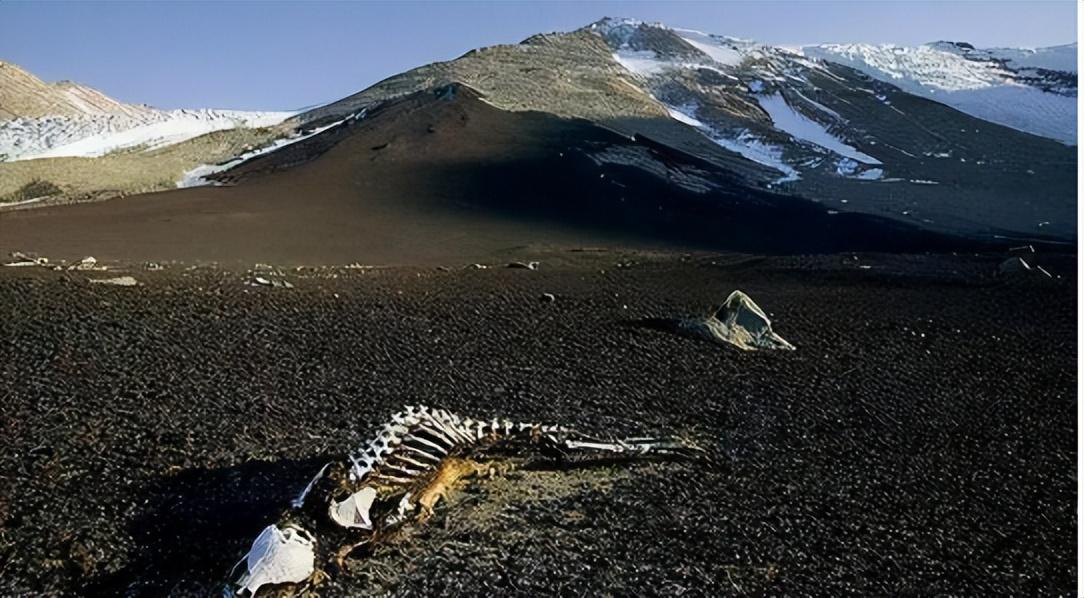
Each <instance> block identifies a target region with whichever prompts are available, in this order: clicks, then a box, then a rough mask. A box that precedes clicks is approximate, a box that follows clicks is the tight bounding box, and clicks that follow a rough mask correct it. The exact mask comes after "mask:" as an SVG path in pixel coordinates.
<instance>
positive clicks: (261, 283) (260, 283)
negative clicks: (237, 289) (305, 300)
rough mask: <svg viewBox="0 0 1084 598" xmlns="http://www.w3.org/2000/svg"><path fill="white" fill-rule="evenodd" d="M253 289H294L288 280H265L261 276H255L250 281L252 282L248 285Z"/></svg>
mask: <svg viewBox="0 0 1084 598" xmlns="http://www.w3.org/2000/svg"><path fill="white" fill-rule="evenodd" d="M248 284H249V286H253V287H274V288H282V289H292V288H294V285H293V283H291V282H290V281H288V280H280V279H278V278H265V277H263V276H256V277H254V278H253V279H252V282H250V283H248Z"/></svg>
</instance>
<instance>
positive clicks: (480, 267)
mask: <svg viewBox="0 0 1084 598" xmlns="http://www.w3.org/2000/svg"><path fill="white" fill-rule="evenodd" d="M468 267H469V268H471V269H472V270H485V269H487V268H489V266H487V265H485V264H471V265H470V266H468Z"/></svg>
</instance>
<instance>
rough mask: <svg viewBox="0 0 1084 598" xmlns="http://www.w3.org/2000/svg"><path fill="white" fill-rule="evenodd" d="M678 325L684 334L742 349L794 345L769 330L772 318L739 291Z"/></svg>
mask: <svg viewBox="0 0 1084 598" xmlns="http://www.w3.org/2000/svg"><path fill="white" fill-rule="evenodd" d="M678 327H679V330H681V331H683V332H684V333H685V334H688V335H691V336H698V337H700V338H704V339H707V340H710V341H712V342H715V343H722V344H728V345H733V346H735V347H738V348H739V349H742V350H744V351H756V350H760V349H782V350H787V351H793V350H794V345H792V344H790V343H789V342H787V341H786V340H784V339H783V337H781V336H779V335H778V334H776V333H775V331H773V330H772V322H771V320H769V319H768V316H767V315H766V314H765V313H764V310H762V309H760V306H758V305H757V304H756V303H754V302H753V300H752V299H750V298H749V296H748V295H746V294H745V293H743V292H741V291H734V292H733V293H731V294H730V296H729V297H727V298H726V301H724V302H723V304H722V305H720V306H718V307H716V308H714V309H712V312H711V315H709V316H708V317H707V318H703V319H686V320H681V321H680V322H679V326H678Z"/></svg>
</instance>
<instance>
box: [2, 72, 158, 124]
mask: <svg viewBox="0 0 1084 598" xmlns="http://www.w3.org/2000/svg"><path fill="white" fill-rule="evenodd" d="M151 110H152V109H150V108H148V107H146V106H136V105H133V104H125V103H122V102H118V101H116V100H114V99H113V98H110V97H109V96H107V95H105V94H104V93H102V92H100V91H98V90H96V89H94V88H91V87H87V86H85V85H80V84H78V83H74V82H72V81H60V82H57V83H46V82H44V81H42V80H41V79H39V78H37V77H35V76H34V75H33V74H31V73H29V72H27V71H26V70H24V69H22V68H20V67H19V66H18V65H15V64H12V63H10V62H4V61H0V120H8V119H13V118H20V117H21V118H40V117H44V116H109V115H121V116H127V117H131V118H140V117H145V116H147V115H148V114H150V113H151Z"/></svg>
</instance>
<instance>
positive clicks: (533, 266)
mask: <svg viewBox="0 0 1084 598" xmlns="http://www.w3.org/2000/svg"><path fill="white" fill-rule="evenodd" d="M538 265H539V263H538V262H511V263H509V264H508V266H507V267H509V268H519V269H521V270H537V269H538Z"/></svg>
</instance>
